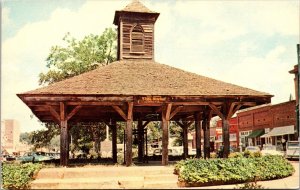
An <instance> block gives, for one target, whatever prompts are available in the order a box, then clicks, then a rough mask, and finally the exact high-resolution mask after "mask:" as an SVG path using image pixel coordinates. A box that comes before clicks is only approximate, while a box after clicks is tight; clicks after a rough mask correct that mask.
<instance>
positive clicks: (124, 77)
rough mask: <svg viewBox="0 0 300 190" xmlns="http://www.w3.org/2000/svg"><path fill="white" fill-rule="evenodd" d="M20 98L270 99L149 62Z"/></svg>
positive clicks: (115, 66) (112, 67)
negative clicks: (78, 96)
mask: <svg viewBox="0 0 300 190" xmlns="http://www.w3.org/2000/svg"><path fill="white" fill-rule="evenodd" d="M22 94H27V95H29V94H32V95H39V94H52V95H54V94H57V95H71V94H72V95H173V96H180V95H185V96H186V95H190V96H193V95H195V96H216V95H217V96H231V95H232V96H236V95H246V96H272V95H270V94H268V93H264V92H259V91H255V90H252V89H249V88H244V87H240V86H237V85H233V84H230V83H226V82H222V81H219V80H215V79H212V78H208V77H204V76H201V75H197V74H194V73H190V72H186V71H183V70H181V69H177V68H174V67H171V66H168V65H164V64H160V63H157V62H154V61H151V60H121V61H116V62H114V63H111V64H109V65H107V66H104V67H99V68H97V69H95V70H93V71H90V72H87V73H84V74H81V75H79V76H75V77H72V78H69V79H66V80H63V81H60V82H57V83H54V84H51V85H49V86H46V87H42V88H39V89H36V90H33V91H29V92H26V93H22ZM22 94H20V95H22Z"/></svg>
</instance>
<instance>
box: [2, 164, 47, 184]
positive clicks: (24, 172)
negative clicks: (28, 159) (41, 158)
mask: <svg viewBox="0 0 300 190" xmlns="http://www.w3.org/2000/svg"><path fill="white" fill-rule="evenodd" d="M41 168H42V165H41V164H33V163H26V164H16V163H12V164H7V163H3V164H2V187H3V188H4V189H27V188H28V184H29V182H30V181H31V180H32V179H33V177H34V175H35V174H36V173H37V172H38V171H39V170H40V169H41Z"/></svg>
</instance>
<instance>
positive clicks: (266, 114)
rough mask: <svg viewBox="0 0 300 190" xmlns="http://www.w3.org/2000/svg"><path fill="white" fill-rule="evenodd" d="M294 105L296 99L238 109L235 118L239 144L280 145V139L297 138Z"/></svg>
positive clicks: (244, 145)
mask: <svg viewBox="0 0 300 190" xmlns="http://www.w3.org/2000/svg"><path fill="white" fill-rule="evenodd" d="M295 105H296V101H295V100H292V101H288V102H283V103H280V104H275V105H270V104H266V105H263V106H259V107H253V108H250V109H244V110H240V111H239V112H238V113H237V120H238V128H239V132H240V134H239V135H240V143H241V145H242V146H243V147H246V146H251V145H254V146H260V147H262V146H263V145H264V144H273V145H277V146H279V147H282V144H281V141H282V139H285V141H290V140H297V133H296V113H295Z"/></svg>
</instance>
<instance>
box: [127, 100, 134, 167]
mask: <svg viewBox="0 0 300 190" xmlns="http://www.w3.org/2000/svg"><path fill="white" fill-rule="evenodd" d="M132 110H133V102H129V103H128V111H127V122H126V123H127V125H126V136H127V138H126V158H125V161H126V166H127V167H128V166H130V165H131V164H132V123H133V115H132Z"/></svg>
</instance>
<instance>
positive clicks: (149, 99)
mask: <svg viewBox="0 0 300 190" xmlns="http://www.w3.org/2000/svg"><path fill="white" fill-rule="evenodd" d="M166 101H167V97H163V96H142V97H140V98H139V99H138V102H145V103H162V102H166Z"/></svg>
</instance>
